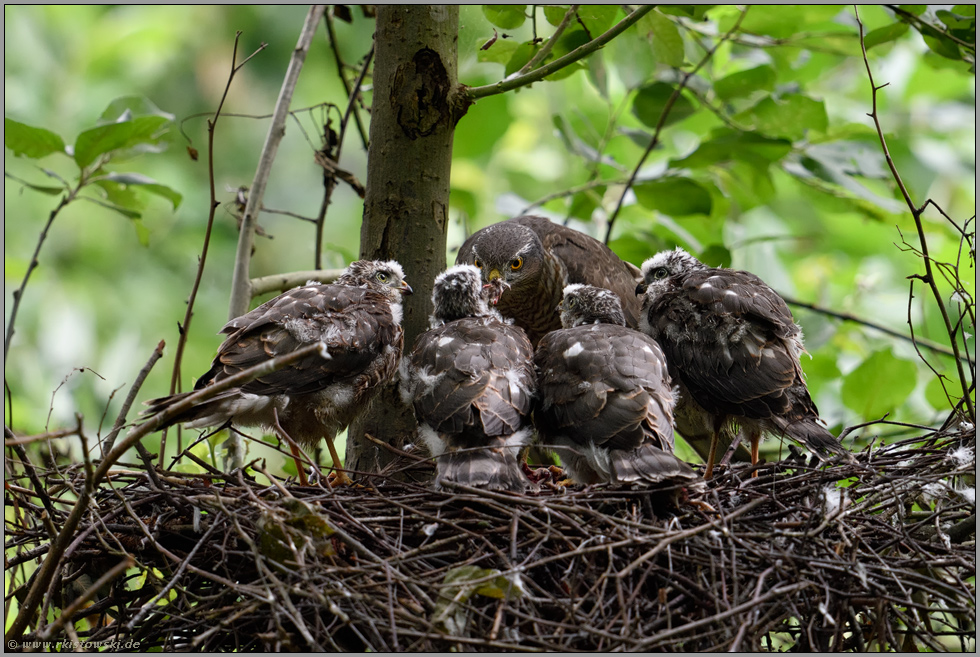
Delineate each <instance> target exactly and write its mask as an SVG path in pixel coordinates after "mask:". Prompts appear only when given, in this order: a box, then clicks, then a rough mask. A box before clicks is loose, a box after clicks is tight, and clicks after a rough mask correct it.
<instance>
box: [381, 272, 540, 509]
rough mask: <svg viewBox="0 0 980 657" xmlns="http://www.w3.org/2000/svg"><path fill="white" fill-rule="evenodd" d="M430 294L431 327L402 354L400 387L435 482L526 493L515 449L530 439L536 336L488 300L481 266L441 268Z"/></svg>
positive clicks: (524, 478) (523, 477)
mask: <svg viewBox="0 0 980 657" xmlns="http://www.w3.org/2000/svg"><path fill="white" fill-rule="evenodd" d="M432 299H433V305H434V306H435V308H434V311H433V315H432V320H431V322H432V326H433V328H432V329H430V330H429V331H427V332H426V333H423V334H422V335H420V336H419V337H418V338H417V339H416V341H415V344H414V346H413V347H412V351H411V353H410V354H408V355H406V356H405V358H403V359H402V365H401V369H400V374H401V386H400V390H401V394H402V399H403V400H404V401H405V403H407V404H411V405H412V406H413V408H414V409H415V417H416V419H417V420H418V423H419V434H420V436H421V437H422V438H423V439H424V440H425V442H426V444H427V445H428V447H429V450H430V451H431V452H432V454H433V456H435V457H437V458H436V482H435V484H436V486H437V487H439V486H441V485H442V484H444V483H445V482H455V483H459V484H465V485H469V486H477V487H485V488H490V489H499V490H510V491H515V492H522V491H523V490H524V489H525V486H526V485H527V479H526V477H525V476H524V474H523V473H522V472H521V469H520V466H519V464H518V461H517V453H518V452H519V451H520V449H521V447H523V446H524V445H526V444H527V443H528V442H529V441H530V439H531V428H530V417H529V416H530V412H531V404H532V401H533V397H534V394H535V381H534V371H533V369H532V365H531V359H532V357H533V349H532V347H531V343H530V342H529V341H528V339H527V336H526V335H525V334H524V331H522V330H521V329H520V328H518V327H516V326H514V325H513V324H511V323H509V322H506V321H504V320H503V319H502V318H501V317H500V315H499V314H498V313H497V312H496V311H495V310H493V309H491V308H489V307H488V305H487V301H486V296H485V294H484V290H483V285H482V282H481V277H480V271H479V270H478V269H477V268H476V267H473V266H470V265H462V266H456V267H452V268H450V269H448V270H447V271H445V272H444V273H442V274H440V275H439V276H438V277H437V278H436V281H435V286H434V289H433V293H432Z"/></svg>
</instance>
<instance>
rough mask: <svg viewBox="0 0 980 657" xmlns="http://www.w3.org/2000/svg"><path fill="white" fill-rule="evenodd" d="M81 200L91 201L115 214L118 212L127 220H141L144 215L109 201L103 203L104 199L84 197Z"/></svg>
mask: <svg viewBox="0 0 980 657" xmlns="http://www.w3.org/2000/svg"><path fill="white" fill-rule="evenodd" d="M80 198H83V199H85V200H86V201H91V202H92V203H95V204H96V205H101V206H102V207H104V208H106V209H108V210H112V211H113V212H118V213H119V214H121V215H122V216H124V217H126V218H127V219H140V218H141V217H142V216H143V215H142V213H140V212H139V211H138V210H134V209H132V208H128V207H125V206H122V205H117V204H115V203H111V202H109V201H103V200H102V199H98V198H92V197H91V196H82V197H80Z"/></svg>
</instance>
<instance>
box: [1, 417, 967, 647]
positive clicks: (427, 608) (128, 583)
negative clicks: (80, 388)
mask: <svg viewBox="0 0 980 657" xmlns="http://www.w3.org/2000/svg"><path fill="white" fill-rule="evenodd" d="M975 444H976V433H975V430H974V429H973V428H972V427H967V428H966V429H965V430H959V431H957V432H953V433H949V432H948V433H945V434H935V433H934V434H930V435H928V436H925V437H918V438H916V439H914V440H912V439H910V440H905V441H903V442H897V443H894V444H892V445H888V446H884V447H879V448H878V449H876V450H874V451H865V452H863V453H861V454H859V455H856V456H857V457H858V458H857V461H858V462H857V463H855V464H842V465H840V464H838V465H830V466H824V467H822V468H812V467H808V466H807V465H806V464H805V463H803V462H801V461H800V460H795V461H794V460H786V461H781V462H778V463H770V464H765V465H763V466H762V467H760V468H758V472H759V475H758V477H754V478H753V477H750V473H751V471H752V469H753V468H752V467H751V466H749V465H747V464H737V465H734V466H732V467H731V468H729V469H727V470H726V471H724V472H723V473H721V474H719V475H717V476H716V477H715V479H714V480H712V481H711V482H710V484H709V487H708V490H707V491H706V492H705V494H704V496H703V498H702V499H703V501H704V502H706V503H707V504H708V505H710V506H711V507H713V509H714V511H712V510H711V509H707V508H705V507H703V506H697V505H694V504H691V503H690V502H681V503H680V504H679V505H677V506H675V505H674V504H673V503H672V501H671V500H672V499H673V498H672V496H671V495H666V494H661V493H660V492H656V491H655V492H649V491H633V490H613V489H608V488H606V489H603V488H591V489H563V488H557V487H546V488H545V489H543V490H542V491H540V492H537V493H529V494H527V495H523V496H518V495H510V494H502V493H500V494H497V493H486V492H481V491H475V490H472V489H457V490H452V491H443V492H435V491H432V490H430V489H428V488H426V487H422V486H414V485H411V484H405V483H396V482H393V481H392V480H391V478H390V477H386V476H383V475H373V476H368V475H362V476H360V477H358V478H357V482H358V485H356V486H354V487H351V488H341V489H337V490H332V489H329V488H325V487H308V488H301V487H298V486H294V485H285V484H282V483H280V482H278V481H274V480H273V482H272V483H271V484H269V483H268V480H267V479H266V478H265V476H264V475H263V476H260V477H259V479H260V480H261V481H262V482H263V483H259V481H256V480H255V479H254V478H252V477H251V476H250V475H251V474H252V473H253V472H252V471H250V470H247V471H246V473H245V474H243V473H242V472H241V471H237V472H235V473H233V474H230V475H224V474H221V473H217V472H211V473H210V474H207V475H196V476H194V475H187V474H181V473H176V472H159V471H158V472H157V473H155V474H154V476H152V477H151V476H150V475H149V474H148V473H147V472H146V471H145V470H143V469H139V468H136V467H133V468H132V469H117V470H116V471H114V472H113V474H112V475H111V482H110V483H104V484H103V485H102V486H101V487H100V489H99V490H98V492H97V494H96V496H95V499H94V502H93V503H92V505H91V507H90V509H89V510H88V516H87V518H86V520H83V521H82V523H81V524H80V525H79V529H78V531H77V532H76V536H74V537H73V539H72V543H71V545H70V547H69V548H68V550H67V551H66V554H65V558H64V560H63V562H62V564H61V568H60V571H59V572H60V575H59V577H58V578H56V579H55V581H54V582H53V584H52V586H51V587H50V588H49V590H48V595H47V597H46V598H45V604H44V608H43V610H42V615H41V618H45V619H47V621H46V623H51V624H50V625H48V624H46V623H45V622H42V623H40V624H39V622H38V620H37V619H35V620H34V622H33V623H32V624H31V626H32V628H33V629H34V632H33V634H31V635H28V636H27V637H25V639H26V640H30V639H31V638H32V637H35V638H36V637H41V638H49V639H51V640H54V641H57V640H66V639H72V640H79V639H80V640H81V641H92V642H109V641H117V642H121V644H126V642H130V643H129V645H130V646H132V645H134V642H138V646H139V650H141V651H145V650H150V649H162V650H180V651H184V650H201V651H218V650H235V651H253V650H263V651H266V650H339V651H357V652H361V651H365V650H371V651H376V652H388V651H408V650H411V651H422V650H424V651H448V650H457V651H470V650H494V651H500V650H508V651H509V650H514V651H544V650H549V651H580V650H590V651H594V650H602V651H612V650H631V651H632V650H635V651H650V650H669V651H675V650H676V651H704V650H727V649H732V650H789V649H795V650H859V651H864V650H869V649H883V650H915V649H926V650H935V651H948V650H954V651H955V650H966V651H971V650H973V649H974V648H975V622H976V603H975V599H976V598H975V574H976V534H975V531H976V515H975V513H976V507H975V492H974V491H975V488H974V486H975V467H976V466H975ZM412 467H416V468H425V467H430V468H431V466H429V465H427V464H421V465H415V466H412ZM11 469H12V470H13V471H14V472H17V470H18V469H17V464H16V462H14V463H13V464H11V459H8V485H7V490H6V504H7V509H8V513H7V520H6V528H7V533H6V548H7V552H6V553H7V568H8V580H10V581H12V582H13V584H12V585H11V586H10V588H9V591H8V598H7V599H8V604H9V600H10V599H11V597H14V598H17V597H22V596H23V595H24V592H25V591H26V589H27V587H28V586H29V585H30V583H31V581H30V578H31V573H32V572H35V573H36V570H35V569H34V564H36V563H38V562H39V561H40V559H42V558H43V556H44V554H45V553H46V551H47V546H48V545H49V543H50V541H51V536H52V531H54V528H57V527H58V526H59V522H60V521H62V520H63V516H64V515H66V514H67V510H68V509H70V507H71V503H72V502H73V501H74V499H75V492H74V491H77V490H79V489H80V487H81V486H83V485H84V469H83V468H82V467H78V468H76V469H73V470H69V471H68V472H65V471H55V470H50V471H47V472H38V473H36V476H35V482H34V484H32V482H31V481H30V480H29V478H28V477H27V476H26V475H24V476H21V477H18V476H17V475H16V474H13V475H12V474H11ZM39 485H40V486H39ZM39 487H40V488H43V491H44V492H43V493H42V496H40V497H39V495H38V492H37V489H38V488H39ZM43 498H46V499H43ZM126 559H132V563H133V565H131V566H130V567H128V568H127V569H125V570H123V569H119V570H118V571H117V572H120V573H121V574H120V575H119V576H117V577H115V578H114V579H112V580H111V581H107V582H104V583H103V584H102V585H101V586H100V585H99V580H100V577H102V576H103V575H104V574H105V573H107V572H109V571H110V569H112V568H113V567H117V566H118V565H119V564H120V563H121V562H125V560H126ZM103 579H104V580H105V579H109V578H103ZM86 599H91V602H90V603H86V604H88V605H89V606H87V607H84V608H83V607H82V605H81V603H82V602H83V601H85V600H86ZM71 614H73V616H72V617H71V618H70V620H69V619H68V618H65V617H62V616H63V615H71ZM52 619H53V620H52ZM66 621H68V622H66Z"/></svg>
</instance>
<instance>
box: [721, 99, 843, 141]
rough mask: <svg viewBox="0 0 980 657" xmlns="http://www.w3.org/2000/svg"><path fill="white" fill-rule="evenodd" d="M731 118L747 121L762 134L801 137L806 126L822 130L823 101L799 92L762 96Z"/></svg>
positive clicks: (824, 118) (825, 125)
mask: <svg viewBox="0 0 980 657" xmlns="http://www.w3.org/2000/svg"><path fill="white" fill-rule="evenodd" d="M735 120H736V121H738V122H740V123H750V124H751V125H752V126H753V127H754V128H756V129H757V130H758V131H759V132H761V133H763V134H765V135H769V136H771V137H785V138H787V139H793V140H797V139H802V138H803V137H804V136H805V135H806V132H807V130H819V131H821V132H823V131H825V130H826V129H827V124H828V121H827V110H826V108H824V105H823V101H820V100H814V99H813V98H810V97H808V96H803V95H801V94H788V95H785V96H783V97H781V98H779V99H776V98H772V97H769V98H763V99H762V100H761V101H759V102H758V103H757V104H756V105H755V106H754V107H752V108H750V109H748V110H746V111H745V112H742V113H741V114H739V115H737V116H736V117H735Z"/></svg>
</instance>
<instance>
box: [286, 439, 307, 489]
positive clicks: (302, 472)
mask: <svg viewBox="0 0 980 657" xmlns="http://www.w3.org/2000/svg"><path fill="white" fill-rule="evenodd" d="M289 451H291V452H292V453H293V461H294V462H295V463H296V473H297V474H298V475H299V485H300V486H309V485H310V480H309V479H307V478H306V469H305V468H304V467H303V461H302V459H301V457H300V454H299V447H297V446H296V443H294V442H292V441H289Z"/></svg>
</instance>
